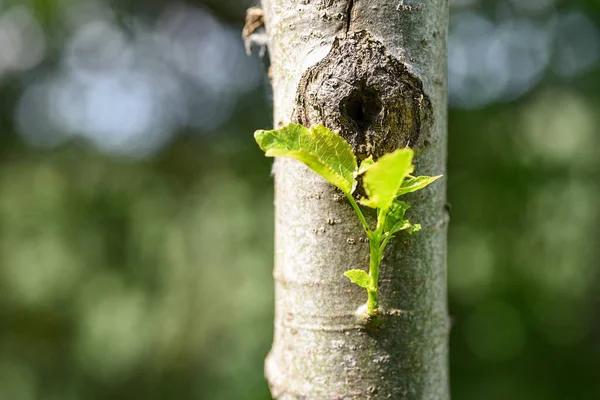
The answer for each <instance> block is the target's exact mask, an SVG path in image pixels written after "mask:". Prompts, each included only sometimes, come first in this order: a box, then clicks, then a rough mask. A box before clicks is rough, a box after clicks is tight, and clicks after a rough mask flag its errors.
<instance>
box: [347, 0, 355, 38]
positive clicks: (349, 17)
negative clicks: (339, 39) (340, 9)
mask: <svg viewBox="0 0 600 400" xmlns="http://www.w3.org/2000/svg"><path fill="white" fill-rule="evenodd" d="M356 1H358V0H349V1H348V7H346V32H345V33H346V36H348V32H349V31H350V25H352V11H353V10H354V3H355V2H356Z"/></svg>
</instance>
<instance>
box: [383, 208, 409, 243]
mask: <svg viewBox="0 0 600 400" xmlns="http://www.w3.org/2000/svg"><path fill="white" fill-rule="evenodd" d="M409 208H410V206H409V205H408V204H406V203H405V202H403V201H400V200H394V201H393V202H392V205H391V206H390V209H389V211H388V214H387V217H386V219H385V225H384V226H383V231H384V232H389V233H390V235H393V234H394V233H396V232H398V231H401V230H404V229H408V228H409V227H410V226H411V224H410V222H408V220H406V219H404V214H405V213H406V210H408V209H409ZM407 224H408V226H407Z"/></svg>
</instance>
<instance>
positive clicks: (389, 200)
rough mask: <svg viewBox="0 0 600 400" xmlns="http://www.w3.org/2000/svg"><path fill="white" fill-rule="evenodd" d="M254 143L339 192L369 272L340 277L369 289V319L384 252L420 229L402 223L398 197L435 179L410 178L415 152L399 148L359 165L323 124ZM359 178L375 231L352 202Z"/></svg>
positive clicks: (267, 133)
mask: <svg viewBox="0 0 600 400" xmlns="http://www.w3.org/2000/svg"><path fill="white" fill-rule="evenodd" d="M254 138H255V139H256V142H257V143H258V145H259V146H260V148H261V149H262V150H263V151H264V152H265V155H266V156H267V157H288V158H293V159H295V160H298V161H301V162H303V163H304V164H305V165H306V166H308V167H309V168H310V169H312V170H313V171H315V172H316V173H318V174H319V175H321V176H322V177H323V178H325V179H326V180H327V181H328V182H330V183H331V184H333V185H334V186H336V187H337V188H338V189H340V190H341V191H342V192H343V193H344V194H345V195H346V197H347V198H348V200H349V201H350V204H351V205H352V207H353V208H354V210H355V211H356V214H357V216H358V218H359V220H360V221H361V223H362V225H363V228H364V230H365V232H366V234H367V237H368V238H369V248H370V265H369V273H367V272H366V271H363V270H361V269H351V270H349V271H346V272H345V273H344V275H345V276H346V277H348V278H349V279H350V280H351V281H352V282H354V283H355V284H357V285H358V286H360V287H363V288H365V289H366V290H367V294H368V299H367V306H368V307H367V308H368V313H369V315H370V316H374V315H376V314H377V310H378V307H379V306H378V297H377V290H378V276H379V266H380V264H381V259H382V257H383V251H384V249H385V247H386V245H387V244H388V242H389V241H390V240H391V239H392V238H393V236H394V234H396V233H398V232H400V231H407V232H408V233H414V232H416V231H418V230H419V229H421V226H420V225H419V224H411V223H410V221H409V220H408V219H406V218H405V214H406V211H407V210H408V209H409V208H410V206H409V205H408V204H407V203H405V202H403V201H401V200H399V199H398V197H400V196H402V195H405V194H407V193H411V192H415V191H417V190H420V189H423V188H424V187H426V186H427V185H429V184H431V183H432V182H434V181H436V180H437V179H439V178H440V177H441V175H439V176H433V177H430V176H418V177H415V176H412V175H411V174H412V173H413V171H414V165H413V157H414V152H413V150H411V149H410V148H404V149H398V150H396V151H394V152H392V153H389V154H385V155H383V156H382V157H380V158H379V159H378V160H376V161H375V160H373V158H372V157H369V158H367V159H365V160H363V161H362V162H361V163H360V167H359V166H358V162H357V159H356V157H355V155H354V152H353V151H352V147H351V146H350V145H349V144H348V142H346V141H345V140H344V138H342V137H341V136H339V135H338V134H336V133H334V132H332V131H331V130H329V129H328V128H326V127H324V126H323V125H313V126H311V127H310V128H307V127H305V126H302V125H298V124H289V125H287V126H285V127H283V128H281V129H277V130H259V131H256V132H255V133H254ZM359 175H362V182H363V187H364V191H365V193H366V195H367V197H366V198H361V199H360V200H359V203H360V204H361V205H363V206H366V207H370V208H374V209H376V210H377V226H376V227H375V228H374V229H371V227H370V226H369V224H368V223H367V221H366V219H365V217H364V214H363V213H362V210H361V209H360V207H359V205H358V204H357V202H356V201H355V199H354V197H353V196H352V193H354V191H355V189H356V186H357V184H358V181H357V177H358V176H359Z"/></svg>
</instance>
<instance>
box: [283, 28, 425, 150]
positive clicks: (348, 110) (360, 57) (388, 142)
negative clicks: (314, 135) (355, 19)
mask: <svg viewBox="0 0 600 400" xmlns="http://www.w3.org/2000/svg"><path fill="white" fill-rule="evenodd" d="M431 116H432V109H431V103H430V101H429V98H428V97H427V96H426V95H425V93H424V91H423V84H422V82H421V80H420V79H419V78H418V77H417V76H415V75H414V74H412V73H411V72H410V71H409V70H408V68H407V67H406V65H404V64H403V63H402V62H400V61H399V60H398V59H396V58H395V57H393V56H391V55H390V54H389V53H388V52H387V50H386V48H385V46H384V45H383V44H382V43H381V42H379V41H378V40H376V39H374V38H373V37H372V36H371V35H370V34H369V32H367V31H365V30H362V31H357V32H349V33H348V34H347V35H346V36H345V37H337V38H336V39H335V40H334V42H333V45H332V47H331V50H330V51H329V54H327V56H326V57H325V58H324V59H323V60H321V61H320V62H318V63H317V64H315V65H313V66H312V67H310V68H309V69H307V70H306V72H305V73H304V74H303V76H302V78H301V80H300V83H299V85H298V91H297V97H296V109H295V112H294V116H293V120H294V122H297V123H300V124H302V125H305V126H310V125H312V124H323V125H325V126H327V127H328V128H330V129H332V130H334V131H338V132H339V133H340V135H341V136H342V137H344V138H345V139H346V140H347V141H348V143H350V145H352V148H353V150H354V153H355V154H356V156H357V157H358V158H359V159H360V160H362V159H364V158H366V157H368V156H369V155H373V156H374V157H375V158H377V157H380V156H382V155H383V154H385V153H389V152H392V151H394V150H396V149H398V148H402V147H406V146H410V147H413V148H414V147H420V146H423V145H424V144H426V143H427V141H426V140H425V138H423V137H422V135H421V131H422V127H423V126H424V124H425V123H427V122H428V121H430V119H431Z"/></svg>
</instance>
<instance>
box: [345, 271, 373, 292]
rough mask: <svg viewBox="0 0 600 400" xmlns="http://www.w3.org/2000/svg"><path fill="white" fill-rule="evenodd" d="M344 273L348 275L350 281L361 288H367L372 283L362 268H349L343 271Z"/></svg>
mask: <svg viewBox="0 0 600 400" xmlns="http://www.w3.org/2000/svg"><path fill="white" fill-rule="evenodd" d="M344 275H345V276H346V277H348V279H350V280H351V281H352V282H354V283H356V284H357V285H358V286H360V287H363V288H369V287H371V286H372V285H373V280H372V279H371V277H370V276H369V274H367V273H366V272H365V271H363V270H362V269H351V270H349V271H346V272H344Z"/></svg>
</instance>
